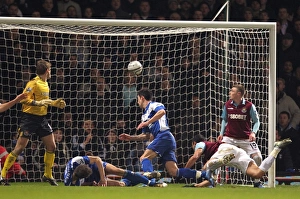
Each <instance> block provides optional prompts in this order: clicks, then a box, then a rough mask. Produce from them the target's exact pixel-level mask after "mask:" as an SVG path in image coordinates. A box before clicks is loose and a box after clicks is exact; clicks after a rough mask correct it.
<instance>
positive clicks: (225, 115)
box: [218, 106, 227, 141]
mask: <svg viewBox="0 0 300 199" xmlns="http://www.w3.org/2000/svg"><path fill="white" fill-rule="evenodd" d="M221 117H222V122H221V130H220V135H219V136H218V140H219V141H221V140H222V139H223V135H224V133H225V128H226V125H227V111H226V107H225V106H224V108H223V112H222V116H221Z"/></svg>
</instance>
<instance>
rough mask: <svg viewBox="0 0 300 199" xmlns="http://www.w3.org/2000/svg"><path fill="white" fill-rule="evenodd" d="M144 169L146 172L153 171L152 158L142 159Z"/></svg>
mask: <svg viewBox="0 0 300 199" xmlns="http://www.w3.org/2000/svg"><path fill="white" fill-rule="evenodd" d="M141 163H142V169H143V171H144V172H147V171H149V172H152V171H153V166H152V162H151V160H149V159H148V158H145V159H143V160H142V162H141Z"/></svg>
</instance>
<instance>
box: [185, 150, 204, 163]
mask: <svg viewBox="0 0 300 199" xmlns="http://www.w3.org/2000/svg"><path fill="white" fill-rule="evenodd" d="M202 151H203V150H202V148H199V149H197V150H196V151H195V152H194V154H193V156H192V157H190V159H189V160H188V162H187V163H186V165H185V168H191V167H192V166H194V165H195V163H196V161H197V160H198V159H199V158H200V156H201V155H202Z"/></svg>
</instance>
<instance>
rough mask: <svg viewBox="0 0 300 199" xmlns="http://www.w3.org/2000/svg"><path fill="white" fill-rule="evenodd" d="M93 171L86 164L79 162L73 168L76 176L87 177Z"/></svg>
mask: <svg viewBox="0 0 300 199" xmlns="http://www.w3.org/2000/svg"><path fill="white" fill-rule="evenodd" d="M92 173H93V171H92V169H91V168H90V167H89V166H88V165H86V164H81V165H79V166H77V167H76V168H75V170H74V175H75V176H76V177H77V178H79V179H80V178H87V177H89V176H90V175H91V174H92Z"/></svg>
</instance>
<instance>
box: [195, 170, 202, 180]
mask: <svg viewBox="0 0 300 199" xmlns="http://www.w3.org/2000/svg"><path fill="white" fill-rule="evenodd" d="M201 174H202V172H201V171H196V179H198V178H200V177H201Z"/></svg>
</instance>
